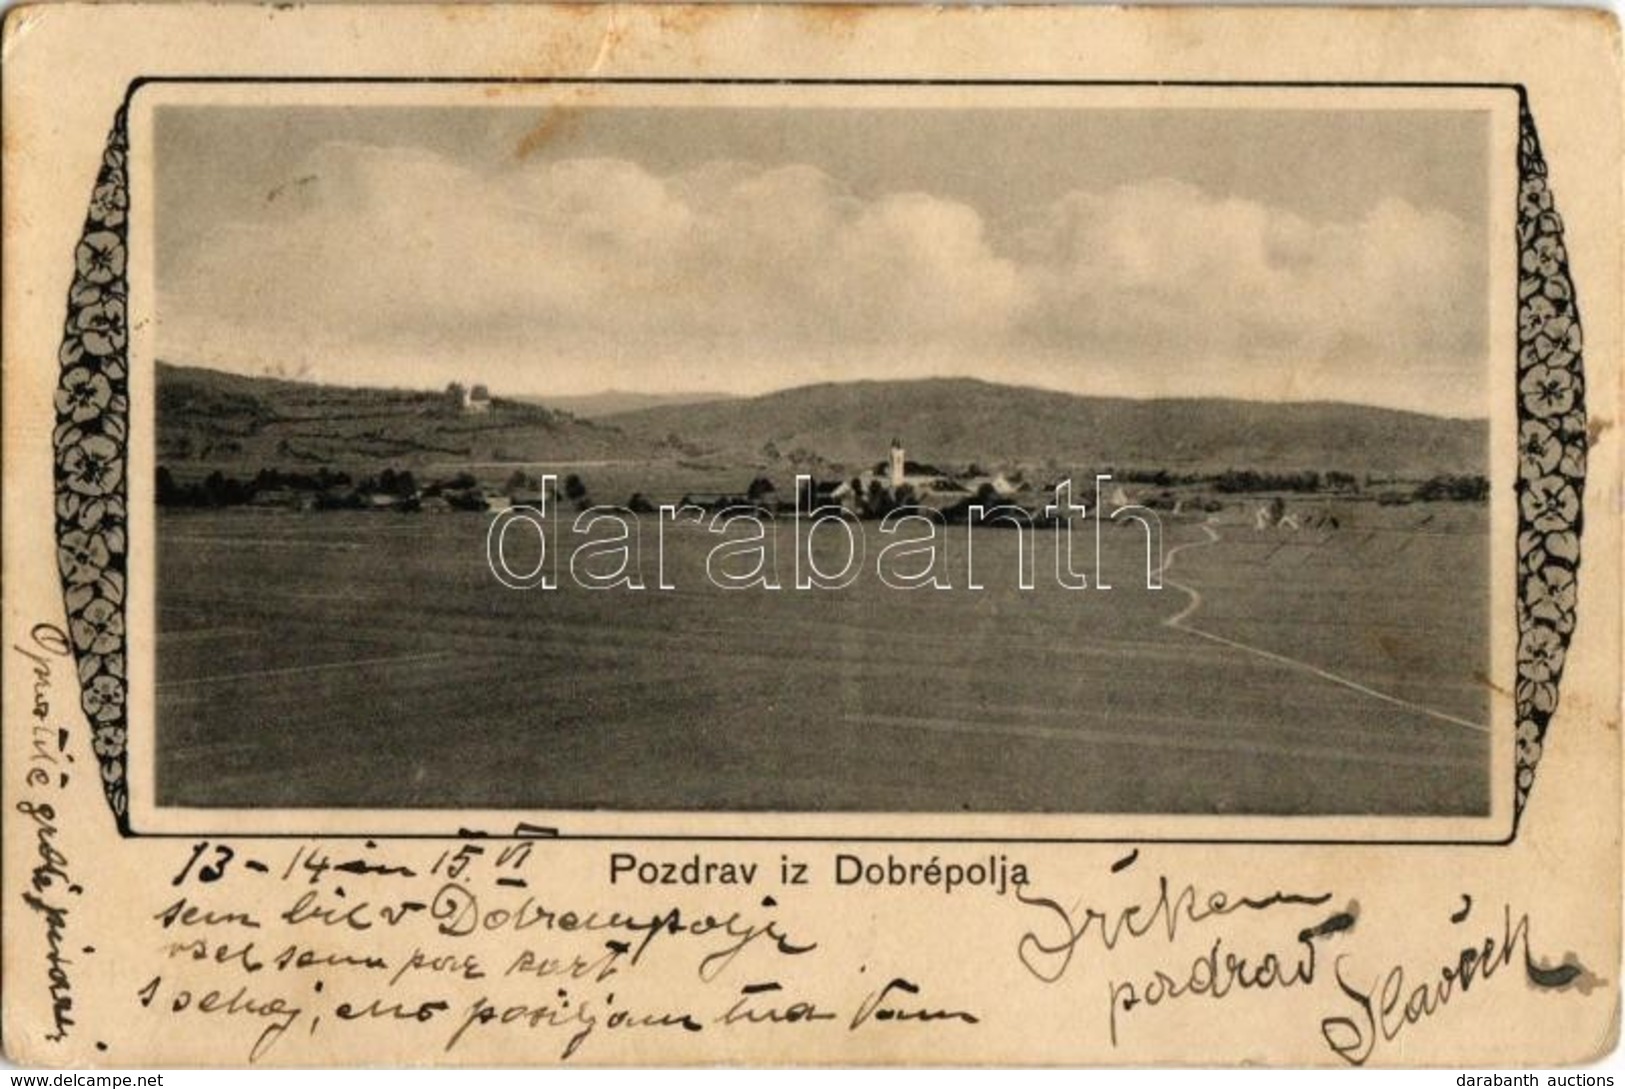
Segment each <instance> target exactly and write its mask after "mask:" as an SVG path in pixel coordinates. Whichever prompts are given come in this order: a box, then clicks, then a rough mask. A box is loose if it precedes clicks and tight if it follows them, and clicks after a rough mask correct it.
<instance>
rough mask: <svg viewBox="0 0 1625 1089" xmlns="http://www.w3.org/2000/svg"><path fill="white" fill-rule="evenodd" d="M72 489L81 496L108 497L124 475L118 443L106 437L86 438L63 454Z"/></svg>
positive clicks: (63, 466)
mask: <svg viewBox="0 0 1625 1089" xmlns="http://www.w3.org/2000/svg"><path fill="white" fill-rule="evenodd" d="M62 471H63V473H64V474H65V476H66V478H67V485H68V487H69V488H70V489H71V490H73V491H76V492H78V493H80V494H81V495H105V494H106V493H107V492H109V491H112V490H113V489H114V488H116V487H118V484H119V481H120V480H121V479H122V477H123V475H124V469H123V465H122V464H121V462H120V460H119V448H118V444H117V443H115V442H113V440H112V439H109V438H108V437H106V436H105V435H86V436H85V438H84V440H83V441H82V442H79V443H77V444H75V445H73V446H71V447H69V448H68V449H67V450H66V451H65V452H64V453H63V455H62Z"/></svg>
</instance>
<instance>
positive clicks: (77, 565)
mask: <svg viewBox="0 0 1625 1089" xmlns="http://www.w3.org/2000/svg"><path fill="white" fill-rule="evenodd" d="M56 554H57V563H58V565H59V566H60V567H61V568H62V577H63V578H65V579H67V580H68V581H69V582H71V583H75V584H82V583H87V582H95V581H96V580H97V579H98V578H100V577H101V573H102V569H103V568H105V567H106V566H107V562H108V560H109V559H111V558H112V557H111V554H110V553H109V552H108V550H107V545H106V544H105V543H104V542H103V541H102V539H101V537H99V536H97V535H94V534H90V533H82V532H80V531H79V530H74V531H73V532H71V533H64V534H63V535H62V540H61V542H59V543H58V545H57V550H56Z"/></svg>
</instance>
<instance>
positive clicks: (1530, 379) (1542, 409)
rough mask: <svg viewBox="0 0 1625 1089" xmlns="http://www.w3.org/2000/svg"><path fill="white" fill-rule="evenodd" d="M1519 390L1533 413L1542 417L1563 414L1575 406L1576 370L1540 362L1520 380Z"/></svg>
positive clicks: (1526, 405) (1525, 403)
mask: <svg viewBox="0 0 1625 1089" xmlns="http://www.w3.org/2000/svg"><path fill="white" fill-rule="evenodd" d="M1518 392H1519V393H1521V394H1523V403H1524V405H1525V407H1527V408H1528V409H1529V411H1530V412H1531V413H1533V414H1534V415H1535V416H1538V417H1540V418H1542V419H1545V418H1548V417H1551V416H1561V415H1563V414H1564V413H1565V412H1567V411H1568V410H1569V409H1571V408H1573V407H1574V394H1575V392H1576V391H1575V382H1574V372H1573V371H1568V370H1564V369H1562V368H1560V367H1554V366H1551V365H1549V364H1545V363H1540V364H1536V365H1535V366H1533V367H1530V368H1529V369H1528V370H1527V371H1525V372H1524V375H1523V377H1522V378H1520V379H1519V380H1518Z"/></svg>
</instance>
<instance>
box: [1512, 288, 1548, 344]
mask: <svg viewBox="0 0 1625 1089" xmlns="http://www.w3.org/2000/svg"><path fill="white" fill-rule="evenodd" d="M1556 317H1557V306H1556V304H1555V303H1553V302H1552V300H1550V299H1548V298H1546V297H1545V296H1543V295H1536V296H1535V297H1534V298H1532V299H1530V300H1529V301H1528V302H1526V303H1524V305H1523V309H1522V310H1521V311H1519V313H1518V338H1519V339H1520V340H1523V341H1531V340H1534V339H1535V338H1536V337H1537V336H1539V335H1540V334H1541V333H1543V332H1545V330H1546V327H1547V325H1548V323H1550V322H1551V321H1552V320H1553V319H1555V318H1556Z"/></svg>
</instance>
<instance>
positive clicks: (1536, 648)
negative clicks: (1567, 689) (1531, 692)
mask: <svg viewBox="0 0 1625 1089" xmlns="http://www.w3.org/2000/svg"><path fill="white" fill-rule="evenodd" d="M1562 672H1563V638H1562V636H1560V635H1558V633H1557V632H1555V631H1553V630H1552V629H1551V628H1547V627H1542V626H1539V625H1537V626H1535V627H1533V628H1530V629H1529V630H1528V631H1526V632H1524V633H1523V637H1522V638H1521V639H1519V640H1518V673H1519V674H1520V675H1521V676H1524V677H1528V678H1529V679H1530V680H1532V681H1535V682H1537V683H1539V682H1548V681H1549V682H1555V681H1556V680H1557V679H1558V677H1559V676H1560V675H1561V674H1562Z"/></svg>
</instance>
